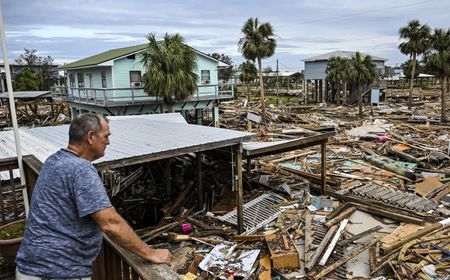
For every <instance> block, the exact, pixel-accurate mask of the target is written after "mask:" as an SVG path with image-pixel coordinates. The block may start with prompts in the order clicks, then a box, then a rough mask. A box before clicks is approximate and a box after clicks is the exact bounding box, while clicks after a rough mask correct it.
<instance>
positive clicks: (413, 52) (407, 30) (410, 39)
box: [398, 19, 430, 110]
mask: <svg viewBox="0 0 450 280" xmlns="http://www.w3.org/2000/svg"><path fill="white" fill-rule="evenodd" d="M398 32H399V33H400V39H405V42H403V43H401V44H400V45H399V46H398V47H399V49H400V51H401V52H402V53H403V54H406V55H409V56H410V57H412V70H411V80H410V85H409V98H408V109H409V110H411V107H412V93H413V85H414V72H415V70H416V60H417V55H421V54H423V53H425V52H426V50H427V49H428V48H429V45H430V40H429V38H430V27H429V26H428V25H426V24H424V25H421V24H420V22H419V21H418V20H416V19H415V20H411V21H409V22H408V25H407V26H404V27H402V28H400V30H399V31H398Z"/></svg>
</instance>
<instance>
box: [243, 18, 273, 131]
mask: <svg viewBox="0 0 450 280" xmlns="http://www.w3.org/2000/svg"><path fill="white" fill-rule="evenodd" d="M242 33H244V37H243V38H241V39H240V40H239V43H238V46H239V51H240V52H242V55H243V56H244V57H245V58H246V59H250V60H252V61H255V60H257V61H258V72H259V89H260V92H261V103H262V104H261V105H262V122H263V124H265V119H266V117H265V113H266V112H265V107H266V104H265V100H264V99H265V97H264V81H263V77H262V59H263V58H266V57H271V56H272V55H273V54H274V52H275V48H276V46H277V42H276V40H275V35H274V33H273V28H272V25H271V24H270V23H268V22H266V23H261V24H260V23H259V21H258V18H255V19H253V18H249V19H248V20H247V21H246V22H245V24H244V26H243V27H242Z"/></svg>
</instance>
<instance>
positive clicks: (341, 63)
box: [325, 56, 350, 104]
mask: <svg viewBox="0 0 450 280" xmlns="http://www.w3.org/2000/svg"><path fill="white" fill-rule="evenodd" d="M349 70H350V62H349V60H348V59H346V58H342V57H339V56H337V57H332V58H331V59H330V60H328V63H327V68H326V69H325V73H326V74H327V81H329V82H330V83H331V84H335V85H336V87H337V92H336V103H337V104H339V103H341V101H342V103H343V104H346V102H347V100H346V94H347V82H349V80H350V72H349ZM342 83H344V95H343V97H342V99H341V98H340V92H341V84H342Z"/></svg>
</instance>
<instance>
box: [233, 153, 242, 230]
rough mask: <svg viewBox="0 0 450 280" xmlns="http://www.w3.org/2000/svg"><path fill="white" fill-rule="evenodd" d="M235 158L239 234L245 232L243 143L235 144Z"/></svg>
mask: <svg viewBox="0 0 450 280" xmlns="http://www.w3.org/2000/svg"><path fill="white" fill-rule="evenodd" d="M234 158H235V159H236V160H235V164H236V168H235V170H236V174H235V178H233V179H234V180H235V182H236V190H237V197H236V204H237V219H238V220H237V223H238V234H241V233H243V232H244V190H243V186H242V145H241V144H238V145H235V146H234Z"/></svg>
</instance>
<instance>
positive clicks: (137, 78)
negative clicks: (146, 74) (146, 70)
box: [130, 71, 142, 87]
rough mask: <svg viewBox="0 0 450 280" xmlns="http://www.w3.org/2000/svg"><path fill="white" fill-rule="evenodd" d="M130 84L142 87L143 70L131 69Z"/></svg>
mask: <svg viewBox="0 0 450 280" xmlns="http://www.w3.org/2000/svg"><path fill="white" fill-rule="evenodd" d="M130 86H131V87H141V86H142V84H141V71H130Z"/></svg>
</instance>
